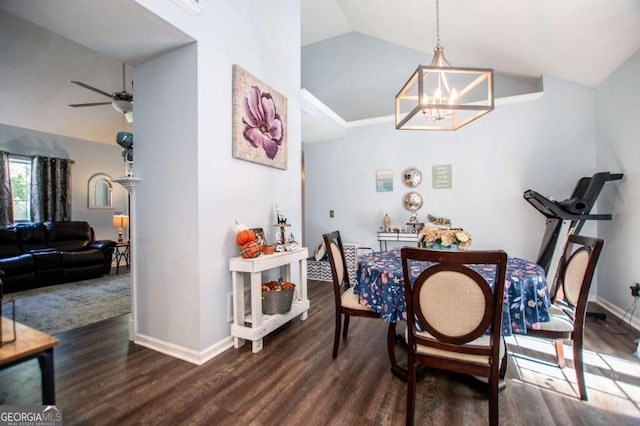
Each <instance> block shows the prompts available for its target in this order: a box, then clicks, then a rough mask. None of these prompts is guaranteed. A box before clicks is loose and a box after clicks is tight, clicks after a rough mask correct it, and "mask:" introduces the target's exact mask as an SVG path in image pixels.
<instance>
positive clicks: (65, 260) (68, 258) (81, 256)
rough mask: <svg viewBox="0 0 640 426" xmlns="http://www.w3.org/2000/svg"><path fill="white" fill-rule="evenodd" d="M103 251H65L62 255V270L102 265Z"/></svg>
mask: <svg viewBox="0 0 640 426" xmlns="http://www.w3.org/2000/svg"><path fill="white" fill-rule="evenodd" d="M103 262H104V253H103V252H102V250H97V249H94V250H83V251H65V252H63V253H62V268H63V269H68V268H79V267H82V266H93V265H102V263H103Z"/></svg>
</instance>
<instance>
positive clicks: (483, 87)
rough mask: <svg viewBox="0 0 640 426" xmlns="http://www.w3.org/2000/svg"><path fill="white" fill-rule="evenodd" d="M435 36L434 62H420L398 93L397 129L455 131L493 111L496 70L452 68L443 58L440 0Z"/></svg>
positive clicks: (437, 8) (437, 5)
mask: <svg viewBox="0 0 640 426" xmlns="http://www.w3.org/2000/svg"><path fill="white" fill-rule="evenodd" d="M436 35H437V45H436V47H435V48H434V49H433V60H432V61H431V64H430V65H429V66H425V65H419V66H418V68H417V69H416V71H415V72H414V73H413V74H412V75H411V77H410V78H409V80H408V81H407V82H406V83H405V85H404V87H402V90H400V92H399V93H398V94H397V95H396V113H395V115H396V129H401V130H456V129H459V128H460V127H462V126H464V125H465V124H468V123H470V122H472V121H473V120H475V119H476V118H479V117H481V116H483V115H484V114H486V113H488V112H490V111H493V69H491V68H459V67H453V66H451V64H450V63H449V62H447V60H446V59H445V57H444V47H442V46H441V45H440V8H439V2H438V0H436Z"/></svg>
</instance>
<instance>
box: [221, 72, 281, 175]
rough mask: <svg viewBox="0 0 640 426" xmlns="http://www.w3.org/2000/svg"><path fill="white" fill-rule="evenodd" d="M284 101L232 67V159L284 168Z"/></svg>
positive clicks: (269, 88) (264, 85)
mask: <svg viewBox="0 0 640 426" xmlns="http://www.w3.org/2000/svg"><path fill="white" fill-rule="evenodd" d="M286 127H287V98H286V97H284V96H283V95H281V94H280V93H278V92H277V91H275V90H273V89H272V88H271V87H269V86H267V85H266V84H264V83H263V82H261V81H260V80H258V79H257V78H256V77H254V76H253V75H251V74H250V73H249V72H247V71H245V70H244V69H242V68H241V67H239V66H238V65H234V66H233V157H234V158H239V159H242V160H247V161H251V162H254V163H260V164H264V165H267V166H271V167H276V168H279V169H285V170H286V168H287V134H286V133H287V132H286Z"/></svg>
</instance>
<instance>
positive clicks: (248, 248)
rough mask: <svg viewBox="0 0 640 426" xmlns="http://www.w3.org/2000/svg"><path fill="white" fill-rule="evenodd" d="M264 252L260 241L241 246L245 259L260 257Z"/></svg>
mask: <svg viewBox="0 0 640 426" xmlns="http://www.w3.org/2000/svg"><path fill="white" fill-rule="evenodd" d="M261 254H262V244H260V243H259V242H258V241H255V240H254V241H251V242H249V243H246V244H244V245H242V247H241V248H240V255H241V256H242V258H243V259H249V258H252V257H258V256H260V255H261Z"/></svg>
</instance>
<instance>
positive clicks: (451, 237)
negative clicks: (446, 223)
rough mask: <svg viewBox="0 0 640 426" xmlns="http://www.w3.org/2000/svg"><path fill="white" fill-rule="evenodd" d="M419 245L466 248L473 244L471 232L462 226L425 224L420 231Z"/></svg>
mask: <svg viewBox="0 0 640 426" xmlns="http://www.w3.org/2000/svg"><path fill="white" fill-rule="evenodd" d="M418 245H419V246H420V247H427V248H442V249H455V248H458V249H459V250H466V249H467V248H469V246H470V245H471V234H470V233H468V232H467V231H464V230H463V229H462V228H436V227H432V226H425V227H424V228H422V229H421V230H420V232H419V233H418Z"/></svg>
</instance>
